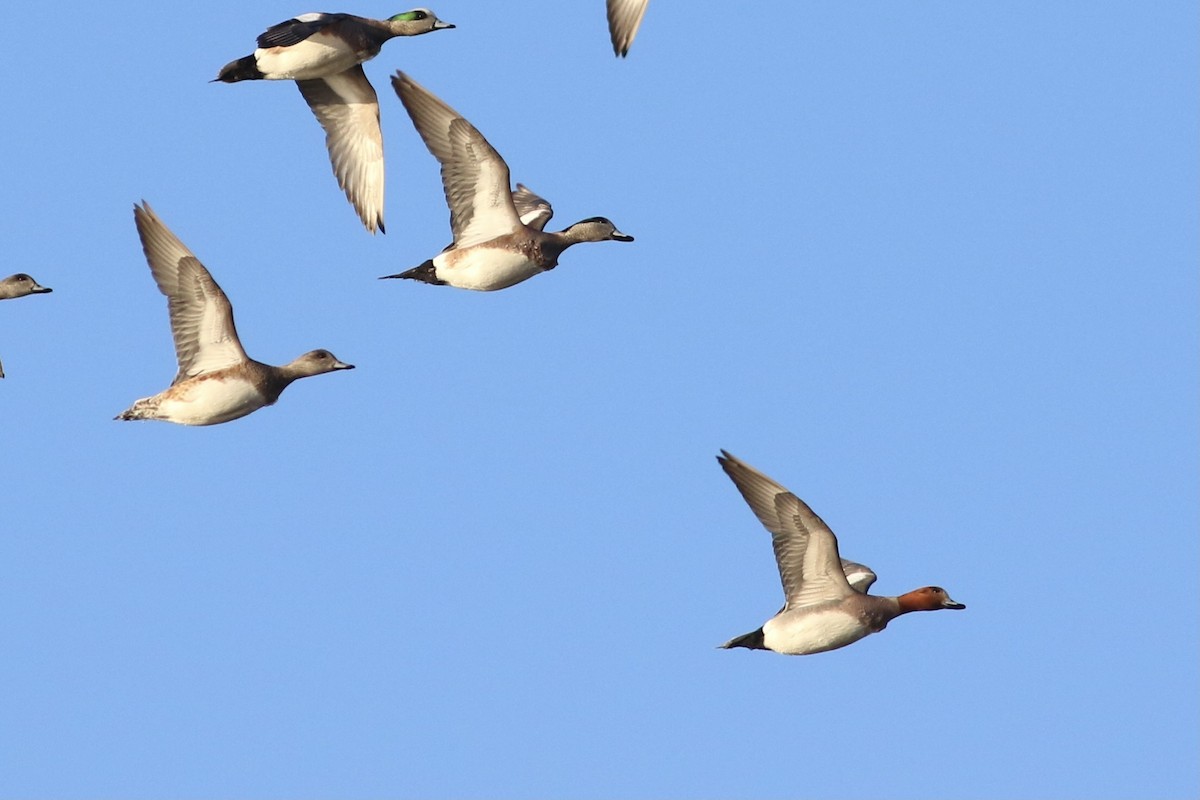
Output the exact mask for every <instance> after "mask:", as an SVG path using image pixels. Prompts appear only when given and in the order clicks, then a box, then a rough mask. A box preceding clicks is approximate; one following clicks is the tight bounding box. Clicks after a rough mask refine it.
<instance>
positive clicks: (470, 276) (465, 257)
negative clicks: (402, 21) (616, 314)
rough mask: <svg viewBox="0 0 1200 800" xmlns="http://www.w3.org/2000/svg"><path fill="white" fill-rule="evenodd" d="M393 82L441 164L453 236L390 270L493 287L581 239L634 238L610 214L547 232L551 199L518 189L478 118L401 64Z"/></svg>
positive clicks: (534, 269) (551, 263)
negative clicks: (426, 256)
mask: <svg viewBox="0 0 1200 800" xmlns="http://www.w3.org/2000/svg"><path fill="white" fill-rule="evenodd" d="M392 86H393V88H395V90H396V94H397V95H399V96H400V101H401V102H402V103H404V107H405V108H406V109H407V110H408V115H409V116H410V117H412V121H413V125H414V126H415V127H416V129H417V133H419V134H420V135H421V138H422V139H424V140H425V146H426V147H428V148H429V152H430V153H432V154H433V156H434V158H436V159H437V160H438V161H439V162H440V163H441V165H442V189H443V191H444V192H445V195H446V203H447V204H448V205H449V206H450V229H451V231H453V233H454V243H453V244H451V245H450V246H449V247H447V248H446V249H445V250H443V251H442V252H441V253H439V254H438V255H436V256H434V257H433V258H431V259H430V260H428V261H426V262H425V263H424V264H421V265H420V266H419V267H414V268H412V269H410V270H406V271H405V272H401V273H398V274H396V275H385V276H384V277H385V278H411V279H413V280H418V281H423V282H424V283H432V284H435V285H447V284H448V285H450V286H457V287H458V288H460V289H474V290H476V291H480V292H491V291H495V290H497V289H506V288H508V287H509V286H513V285H514V284H518V283H520V282H521V281H523V280H527V279H529V278H532V277H533V276H534V275H537V274H539V273H542V272H545V271H547V270H551V269H554V268H555V267H556V266H558V258H559V256H561V255H562V253H563V251H564V250H566V249H567V248H568V247H570V246H572V245H575V244H578V243H580V242H606V241H614V242H632V241H633V237H632V236H629V235H627V234H624V233H621V232H620V231H619V230H617V226H616V225H614V224H613V223H612V221H611V220H608V219H606V218H604V217H589V218H588V219H585V220H582V221H580V222H576V223H575V224H574V225H572V226H570V227H569V228H567V229H566V230H562V231H558V232H556V233H546V232H545V231H544V230H543V228H544V227H545V226H546V222H547V221H548V220H549V219H550V216H551V214H552V213H553V212H552V210H551V208H550V204H549V203H547V202H546V201H545V200H543V199H542V198H540V197H538V196H537V195H535V194H534V193H533V192H531V191H529V190H528V189H526V188H525V187H524V186H522V185H521V184H517V190H516V191H515V192H514V191H512V190H511V185H510V183H509V172H508V164H506V163H504V159H503V158H501V157H500V154H499V153H497V152H496V150H495V148H493V147H492V146H491V145H490V144H488V141H487V139H485V138H483V134H481V133H480V132H479V131H478V130H477V129H476V128H475V126H474V125H472V124H471V123H470V122H467V120H465V119H463V117H462V115H461V114H459V113H458V112H457V111H455V110H454V109H453V108H451V107H450V106H448V105H446V104H445V103H444V102H442V101H441V100H440V99H438V98H437V97H436V96H434V95H433V94H432V93H431V92H429V91H428V90H427V89H425V88H423V87H422V86H420V85H419V84H417V83H416V82H415V81H414V80H412V78H410V77H408V76H407V75H405V74H404V73H402V72H398V73H396V76H395V77H394V78H392Z"/></svg>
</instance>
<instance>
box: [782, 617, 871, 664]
mask: <svg viewBox="0 0 1200 800" xmlns="http://www.w3.org/2000/svg"><path fill="white" fill-rule="evenodd" d="M870 632H871V631H870V629H869V628H867V627H866V626H865V625H863V624H862V623H860V622H859V621H858V620H857V619H855V618H854V617H852V616H850V615H849V614H847V613H846V612H844V611H832V610H831V611H817V612H813V611H807V612H804V613H798V614H788V613H786V612H785V613H783V614H780V615H779V616H777V617H774V618H772V619H770V620H768V621H767V624H765V625H763V644H765V645H766V646H767V647H769V648H770V649H772V650H774V651H775V652H776V653H784V654H786V655H789V656H802V655H807V654H809V653H821V652H824V651H826V650H836V649H837V648H839V647H845V646H846V645H848V644H850V643H851V642H857V641H858V640H859V639H861V638H863V637H864V636H866V635H867V634H869V633H870Z"/></svg>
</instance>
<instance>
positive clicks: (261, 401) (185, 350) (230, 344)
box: [115, 201, 354, 425]
mask: <svg viewBox="0 0 1200 800" xmlns="http://www.w3.org/2000/svg"><path fill="white" fill-rule="evenodd" d="M133 216H134V220H135V222H136V223H137V229H138V236H139V237H141V240H142V249H143V250H144V251H145V253H146V260H147V261H148V262H149V264H150V272H151V273H152V274H153V275H154V281H155V283H157V284H158V288H159V291H161V292H162V293H163V294H165V295H166V296H167V311H168V312H169V314H170V317H171V332H172V334H173V335H174V337H175V354H176V356H177V357H178V359H179V372H178V374H176V376H175V380H174V381H172V382H171V387H170V388H169V389H167V390H165V391H163V392H159V393H158V394H156V395H154V396H153V397H146V398H143V399H141V400H138V401H137V402H136V403H134V404H133V405H132V406H130V407H129V409H128V410H126V411H124V412H122V413H120V414H118V415H117V416H116V417H115V419H124V420H134V419H157V420H163V421H164V422H176V423H178V424H180V425H217V424H219V423H222V422H229V421H230V420H235V419H238V418H239V417H244V416H246V415H247V414H250V413H252V412H254V411H257V410H258V409H260V408H262V407H264V406H269V405H272V404H273V403H274V402H275V401H276V400H278V399H279V395H280V394H281V393H282V392H283V390H284V389H286V388H287V387H288V385H289V384H291V383H292V381H294V380H296V379H297V378H307V377H310V376H312V375H321V374H323V373H326V372H334V371H336V370H343V369H354V365H353V364H343V363H342V362H341V361H338V360H337V359H336V358H335V357H334V355H333V353H330V352H329V351H328V350H313V351H311V352H308V353H305V354H304V355H302V356H300V357H299V358H297V359H296V360H295V361H293V362H291V363H290V364H285V365H284V366H282V367H273V366H271V365H270V364H263V363H262V362H259V361H255V360H253V359H252V358H250V357H249V356H247V355H246V351H245V350H243V349H242V343H241V342H240V341H239V340H238V335H237V329H236V328H235V327H234V324H233V306H232V305H230V303H229V298H228V297H226V296H225V292H223V291H221V287H220V286H218V285H217V282H216V281H214V280H213V278H212V275H210V274H209V273H208V270H207V269H205V268H204V265H203V264H201V263H200V261H199V259H197V258H196V256H194V255H193V254H192V251H191V250H188V249H187V247H186V246H185V245H184V244H183V242H181V241H180V240H179V238H178V237H176V236H175V234H173V233H172V232H171V231H170V230H169V229H168V228H167V226H166V225H164V224H163V222H162V220H160V219H159V218H158V216H157V215H156V214H155V213H154V211H153V210H152V209H151V208H150V206H149V204H147V203H146V202H145V201H143V202H142V205H141V206H136V205H135V206H134V208H133Z"/></svg>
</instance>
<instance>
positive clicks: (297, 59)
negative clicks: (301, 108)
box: [254, 33, 367, 81]
mask: <svg viewBox="0 0 1200 800" xmlns="http://www.w3.org/2000/svg"><path fill="white" fill-rule="evenodd" d="M366 60H367V59H365V58H363V57H361V56H360V55H359V54H358V53H355V52H354V51H353V50H351V49H350V48H349V47H348V46H347V45H346V42H345V41H344V40H342V39H339V38H337V37H336V36H329V35H327V34H322V33H315V34H313V35H312V36H310V37H308V38H307V39H305V40H304V41H302V42H297V43H296V44H294V45H291V46H290V47H266V48H259V49H258V50H255V51H254V62H255V64H257V65H258V71H259V72H261V73H262V74H263V77H264V78H265V79H267V80H292V81H304V80H309V79H312V78H324V77H327V76H329V75H334V74H336V73H338V72H344V71H346V70H348V69H350V68H351V67H353V66H354V65H355V64H361V63H362V62H363V61H366Z"/></svg>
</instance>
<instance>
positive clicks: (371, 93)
mask: <svg viewBox="0 0 1200 800" xmlns="http://www.w3.org/2000/svg"><path fill="white" fill-rule="evenodd" d="M296 86H298V87H299V88H300V94H302V95H303V96H304V101H305V102H306V103H308V107H309V108H311V109H312V112H313V115H314V116H316V118H317V121H318V122H320V123H321V127H322V128H324V130H325V146H326V148H328V150H329V160H330V162H331V163H332V165H333V174H334V176H335V177H336V178H337V182H338V186H340V187H341V188H342V191H344V192H345V193H346V199H347V200H349V201H350V204H351V205H353V206H354V209H355V211H357V212H358V216H359V218H360V219H361V220H362V223H363V225H364V226H366V228H367V230H368V231H371V232H372V233H374V232H375V230H376V229H378V230H380V231H383V230H384V227H383V179H384V169H383V133H382V132H381V130H380V127H379V99H378V97H377V95H376V94H375V88H374V87H373V86H371V82H370V81H368V80H367V75H366V73H365V72H363V68H362V64H357V65H355V66H353V67H351V68H350V69H348V70H346V71H345V72H339V73H337V74H336V75H330V76H328V77H325V78H313V79H311V80H304V81H296Z"/></svg>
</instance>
